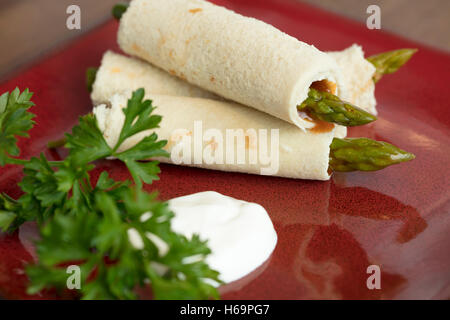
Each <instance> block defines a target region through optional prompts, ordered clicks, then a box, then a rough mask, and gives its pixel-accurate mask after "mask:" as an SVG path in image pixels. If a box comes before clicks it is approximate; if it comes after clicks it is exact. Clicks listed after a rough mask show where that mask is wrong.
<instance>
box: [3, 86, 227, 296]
mask: <svg viewBox="0 0 450 320" xmlns="http://www.w3.org/2000/svg"><path fill="white" fill-rule="evenodd" d="M144 96H145V92H144V90H143V89H141V90H138V91H136V92H134V93H133V96H132V98H131V99H130V100H129V101H128V106H127V108H125V109H124V114H125V117H126V119H125V123H124V126H123V128H122V130H121V134H120V141H119V143H118V144H117V145H116V146H115V147H114V148H111V147H110V146H108V144H107V143H106V141H105V139H104V137H103V135H102V133H101V131H100V129H99V128H98V125H97V121H96V118H95V117H94V116H93V115H86V116H84V117H81V118H80V119H79V123H78V124H77V125H76V126H75V127H74V128H73V130H72V132H71V134H67V135H66V140H65V147H66V148H68V149H69V155H68V156H67V158H66V159H65V160H64V161H57V162H53V161H48V160H47V159H46V158H45V156H44V155H43V154H41V155H40V156H39V157H33V158H31V159H30V160H22V159H16V158H11V156H17V155H19V152H20V150H19V149H18V147H17V140H16V137H17V136H27V131H28V130H29V129H30V128H31V127H32V125H33V121H32V118H33V115H32V114H31V113H29V112H28V111H27V110H28V108H29V107H31V106H32V105H33V104H32V102H30V101H29V100H30V98H31V94H30V93H29V92H28V90H25V91H24V92H23V93H22V94H20V92H19V90H18V89H16V90H15V91H13V92H12V93H11V94H4V95H2V96H1V97H0V111H1V112H0V165H4V164H6V163H11V164H20V165H23V166H24V169H23V172H24V178H23V179H22V181H21V182H20V183H19V186H20V187H21V189H22V191H23V195H22V196H21V197H20V198H19V199H18V200H14V199H12V198H10V197H9V196H7V195H4V194H0V230H2V231H9V232H11V231H14V230H16V229H17V228H18V227H19V226H20V225H21V224H22V223H24V222H25V221H37V222H38V225H39V228H40V235H41V239H40V241H39V242H38V243H37V254H38V257H39V262H38V263H37V264H35V265H30V266H28V267H27V274H28V276H29V278H30V280H31V282H30V286H29V288H28V292H29V293H38V292H39V291H41V290H43V289H45V288H58V289H61V290H65V289H66V281H67V277H68V275H67V273H66V270H65V268H64V266H68V265H72V264H76V265H79V266H80V270H81V283H82V289H81V290H80V292H79V293H80V297H81V298H83V299H135V298H137V295H136V293H135V289H136V288H137V287H142V286H144V285H146V284H148V283H149V282H150V285H151V288H152V292H153V295H154V297H155V298H157V299H207V298H211V297H215V298H217V297H218V294H217V290H216V289H215V288H214V287H213V286H211V285H210V284H209V283H208V282H207V280H210V281H215V282H219V280H218V273H217V272H216V271H213V270H211V269H210V268H209V266H208V265H207V264H206V262H205V259H206V257H207V256H208V254H210V250H209V248H208V247H207V243H206V242H204V241H201V240H200V239H199V238H198V236H193V237H192V239H188V238H186V237H184V236H182V235H179V234H176V233H175V232H173V230H172V229H171V222H170V221H171V219H172V217H173V216H174V214H173V212H171V211H170V210H169V208H168V205H167V203H164V202H160V201H158V200H156V194H148V193H146V192H145V191H143V190H142V182H145V183H151V182H152V181H153V180H155V179H157V178H158V173H159V172H160V170H159V167H158V162H156V161H153V162H141V161H142V160H146V159H149V158H154V157H161V156H167V153H166V152H165V151H164V150H163V149H162V148H163V147H164V146H165V144H166V141H158V137H157V135H156V134H155V133H150V134H149V135H147V136H145V137H144V138H143V139H142V140H141V141H140V142H139V143H138V144H137V145H136V146H134V147H132V148H130V149H128V150H125V151H120V152H117V150H118V149H119V147H120V146H121V144H122V143H123V142H124V141H125V140H126V139H128V138H130V137H132V136H134V135H136V134H142V132H144V131H146V132H147V131H149V130H151V129H154V128H157V127H158V125H159V123H160V121H161V117H159V116H156V115H152V112H153V111H154V109H155V108H154V107H153V106H152V102H151V101H149V100H144ZM150 132H151V131H150ZM108 157H115V158H118V159H120V160H121V161H123V162H124V163H125V164H126V166H127V168H128V169H129V170H130V173H131V175H132V177H133V180H134V182H135V187H131V184H132V183H131V181H128V180H127V181H115V180H114V179H112V178H111V177H110V176H109V175H108V173H107V172H102V173H101V174H100V176H99V178H98V180H97V183H96V184H95V185H93V184H92V182H91V177H90V174H89V173H90V171H91V170H93V169H94V168H95V161H97V160H101V159H106V158H108ZM132 234H134V237H137V238H138V239H140V241H139V240H138V242H139V243H138V245H136V243H135V241H136V239H135V240H134V243H133V241H132ZM140 243H142V245H141V244H140ZM161 243H165V247H166V249H164V250H162V249H161V248H160V246H161Z"/></svg>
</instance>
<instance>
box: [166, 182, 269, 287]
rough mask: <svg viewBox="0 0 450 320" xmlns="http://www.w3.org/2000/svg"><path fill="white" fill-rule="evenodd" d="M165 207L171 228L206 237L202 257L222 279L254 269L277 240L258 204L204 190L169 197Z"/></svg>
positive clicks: (231, 277)
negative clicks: (170, 215)
mask: <svg viewBox="0 0 450 320" xmlns="http://www.w3.org/2000/svg"><path fill="white" fill-rule="evenodd" d="M169 207H170V208H171V209H172V211H173V212H174V213H175V217H174V218H173V220H172V227H173V229H174V231H175V232H178V233H180V234H183V235H185V236H186V237H188V238H190V237H192V235H193V234H199V235H200V238H201V239H202V240H208V246H209V248H210V249H211V251H212V254H210V255H209V256H208V257H207V259H206V261H207V263H208V264H209V266H210V267H211V268H212V269H214V270H217V271H218V272H219V273H220V277H219V278H220V279H221V280H222V281H224V282H225V283H227V282H232V281H235V280H237V279H240V278H242V277H244V276H246V275H247V274H249V273H251V272H252V271H253V270H255V269H257V268H258V267H259V266H261V265H262V264H263V263H264V262H265V261H266V260H267V259H269V257H270V255H271V254H272V252H273V251H274V249H275V246H276V244H277V234H276V232H275V229H274V227H273V224H272V221H271V220H270V218H269V215H268V214H267V211H266V210H265V209H264V208H263V207H262V206H261V205H259V204H256V203H250V202H246V201H242V200H237V199H234V198H231V197H227V196H224V195H222V194H220V193H217V192H212V191H208V192H201V193H196V194H192V195H188V196H184V197H180V198H175V199H172V200H170V201H169Z"/></svg>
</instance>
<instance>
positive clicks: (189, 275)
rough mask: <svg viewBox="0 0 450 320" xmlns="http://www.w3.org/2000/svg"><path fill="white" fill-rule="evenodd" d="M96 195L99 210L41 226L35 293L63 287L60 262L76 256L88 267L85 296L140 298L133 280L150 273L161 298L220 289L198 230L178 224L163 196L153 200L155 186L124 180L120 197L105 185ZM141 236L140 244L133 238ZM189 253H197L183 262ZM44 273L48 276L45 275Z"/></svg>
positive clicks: (207, 294) (201, 295)
mask: <svg viewBox="0 0 450 320" xmlns="http://www.w3.org/2000/svg"><path fill="white" fill-rule="evenodd" d="M94 198H95V210H94V211H92V212H89V213H88V212H79V213H77V214H71V215H65V216H57V217H55V218H54V219H53V220H51V221H50V222H49V223H48V224H47V225H46V226H45V227H44V228H43V229H42V233H41V236H42V240H41V241H40V242H39V243H38V250H37V252H38V255H39V263H38V264H37V265H34V266H31V267H29V268H28V269H27V274H28V275H29V276H30V278H31V280H32V283H33V286H31V287H30V289H29V292H30V293H36V292H38V291H40V290H42V289H44V288H49V287H57V288H61V289H62V288H64V286H65V284H66V280H67V277H60V273H59V270H61V266H66V265H70V264H71V263H75V262H76V264H77V265H79V266H80V268H81V270H82V273H84V274H82V283H83V285H82V288H81V294H82V298H84V299H135V298H137V296H136V293H135V291H134V290H135V289H136V287H139V286H144V285H145V284H146V283H148V281H150V283H151V287H152V292H153V295H154V296H155V298H159V299H208V298H211V297H218V296H217V291H216V289H215V288H214V287H212V286H211V285H210V284H209V283H207V281H206V280H205V279H209V280H212V281H216V282H219V280H218V273H217V272H216V271H213V270H211V269H210V268H209V267H208V265H207V264H206V263H205V258H206V257H207V255H208V254H209V253H210V250H209V249H208V248H207V244H206V242H204V241H200V239H199V238H198V236H194V237H193V238H192V239H187V238H186V237H184V236H181V235H179V234H176V233H175V232H173V231H172V230H171V219H172V217H173V216H174V214H173V213H172V212H171V211H170V209H169V208H168V205H167V204H166V203H162V202H159V201H157V200H156V195H155V194H148V193H146V192H144V191H142V190H141V189H139V188H125V189H122V191H121V197H120V199H122V200H121V201H117V200H116V197H115V196H111V194H110V193H109V192H105V191H100V190H98V191H96V192H95V196H94ZM130 230H131V231H130ZM131 233H133V236H134V237H135V239H134V240H133V239H132V235H131ZM150 234H151V235H152V236H149V235H150ZM136 237H137V238H138V241H137V240H136ZM155 237H157V238H158V239H159V240H158V241H156V240H155ZM136 241H137V242H138V243H141V244H140V245H136ZM161 241H162V242H164V243H166V245H167V248H168V249H167V250H166V251H165V252H161V250H160V249H159V247H160V246H161V244H160V243H161ZM192 256H198V257H197V258H196V259H195V261H191V262H186V263H185V262H184V260H183V259H185V258H188V257H192ZM94 270H95V275H94V277H93V279H91V280H89V278H91V276H92V274H93V271H94ZM43 274H49V275H51V276H48V275H47V276H45V277H44V280H41V278H40V276H41V275H43ZM49 277H50V279H49Z"/></svg>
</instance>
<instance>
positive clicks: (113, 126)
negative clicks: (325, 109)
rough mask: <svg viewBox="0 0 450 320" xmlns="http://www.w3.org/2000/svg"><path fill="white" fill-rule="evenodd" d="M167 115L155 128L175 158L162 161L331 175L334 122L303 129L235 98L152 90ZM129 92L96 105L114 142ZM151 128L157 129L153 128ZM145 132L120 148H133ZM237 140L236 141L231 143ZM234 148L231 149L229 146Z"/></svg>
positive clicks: (319, 176)
mask: <svg viewBox="0 0 450 320" xmlns="http://www.w3.org/2000/svg"><path fill="white" fill-rule="evenodd" d="M147 98H149V99H152V100H153V105H154V106H157V109H156V111H155V113H156V114H159V115H161V116H162V117H163V120H162V122H161V124H160V126H161V127H160V128H158V129H156V130H155V132H156V133H157V134H158V137H159V139H164V140H167V141H168V144H167V146H166V150H167V151H168V152H169V153H170V154H171V158H161V159H157V160H160V161H162V162H168V163H175V164H180V165H187V166H194V167H200V168H206V169H214V170H222V171H232V172H243V173H251V174H262V175H274V176H280V177H287V178H298V179H314V180H328V179H329V178H330V175H329V173H328V167H329V165H328V163H329V153H330V144H331V142H332V140H333V137H334V130H335V129H334V127H331V128H332V129H331V130H329V131H328V130H327V131H326V132H321V133H313V132H311V131H307V132H304V131H302V130H299V129H298V128H297V127H296V126H294V125H292V124H290V123H288V122H286V121H282V120H279V119H277V118H274V117H272V116H270V115H268V114H266V113H263V112H260V111H257V110H254V109H252V108H248V107H245V106H242V105H239V104H236V103H232V102H225V101H216V100H210V99H200V98H188V97H174V96H161V95H148V96H147ZM126 105H127V97H126V96H123V95H114V96H113V97H112V98H111V99H110V101H109V103H108V105H106V104H102V105H99V106H97V107H95V108H94V111H93V112H94V114H95V115H96V117H97V121H98V125H99V128H100V130H101V131H102V132H103V135H104V137H105V139H106V141H107V142H108V144H109V145H110V146H111V147H113V146H115V144H116V142H117V140H118V137H119V134H120V132H119V131H118V130H117V128H121V127H122V125H123V122H124V114H123V112H122V109H123V108H124V107H126ZM152 131H153V130H152ZM150 133H151V132H144V133H141V134H139V135H137V136H133V137H131V138H129V139H128V140H126V141H125V142H124V144H123V145H122V147H121V148H120V149H119V151H121V150H126V149H128V148H131V147H133V146H134V145H136V143H138V142H139V141H140V140H141V139H142V138H143V137H144V136H146V135H149V134H150ZM232 141H233V142H234V144H233V142H232ZM230 150H231V151H230Z"/></svg>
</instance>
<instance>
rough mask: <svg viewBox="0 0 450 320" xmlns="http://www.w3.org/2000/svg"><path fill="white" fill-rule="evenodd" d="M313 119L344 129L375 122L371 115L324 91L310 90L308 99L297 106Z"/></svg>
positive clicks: (375, 118) (374, 117)
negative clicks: (344, 127) (343, 127)
mask: <svg viewBox="0 0 450 320" xmlns="http://www.w3.org/2000/svg"><path fill="white" fill-rule="evenodd" d="M298 110H300V111H304V112H306V113H307V114H308V115H310V116H311V117H312V118H314V119H318V120H322V121H326V122H332V123H336V124H339V125H342V126H346V127H354V126H362V125H365V124H368V123H370V122H373V121H375V120H377V117H376V116H374V115H373V114H371V113H369V112H367V111H364V110H363V109H361V108H359V107H357V106H354V105H352V104H351V103H348V102H345V101H342V100H341V99H340V98H339V97H337V96H335V95H333V94H331V93H329V92H325V91H318V90H316V89H313V88H310V89H309V93H308V98H307V99H306V100H305V101H304V102H303V103H302V104H301V105H299V106H298Z"/></svg>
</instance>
